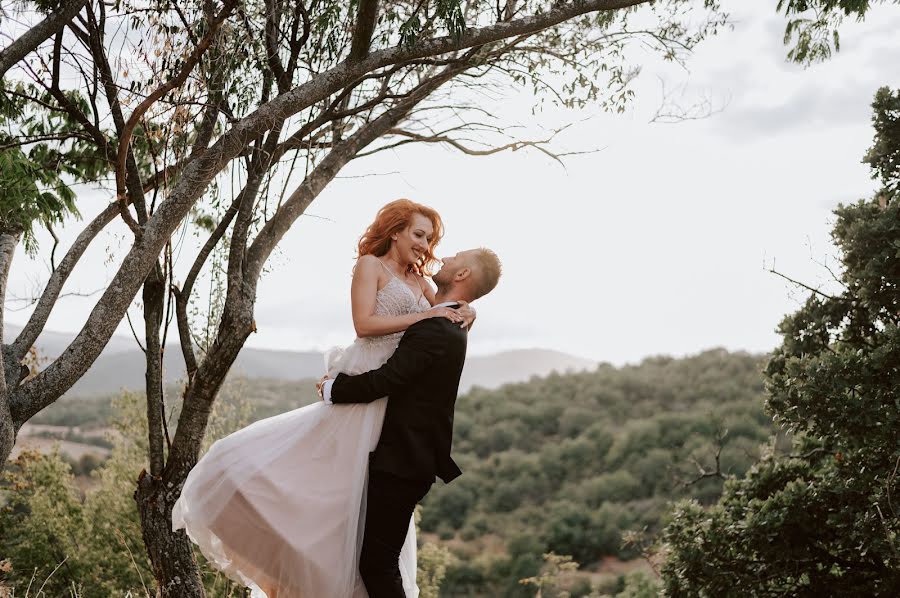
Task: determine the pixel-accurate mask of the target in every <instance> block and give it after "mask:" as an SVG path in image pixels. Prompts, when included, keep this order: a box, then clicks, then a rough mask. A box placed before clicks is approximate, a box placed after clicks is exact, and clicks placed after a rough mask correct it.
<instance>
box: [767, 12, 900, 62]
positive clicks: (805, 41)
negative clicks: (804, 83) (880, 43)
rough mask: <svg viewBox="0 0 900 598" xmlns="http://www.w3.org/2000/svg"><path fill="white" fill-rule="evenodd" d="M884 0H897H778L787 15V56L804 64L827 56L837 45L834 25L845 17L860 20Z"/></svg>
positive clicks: (836, 30) (839, 44)
mask: <svg viewBox="0 0 900 598" xmlns="http://www.w3.org/2000/svg"><path fill="white" fill-rule="evenodd" d="M885 2H892V3H893V4H898V3H900V0H778V11H779V12H780V11H784V14H785V16H786V17H787V18H788V23H787V27H786V28H785V31H784V43H785V44H788V45H790V46H791V49H790V50H789V51H788V59H789V60H792V61H794V62H798V63H800V64H805V65H809V64H811V63H813V62H817V61H821V60H827V59H828V58H830V57H831V55H832V53H833V52H835V51H838V50H840V48H841V40H840V35H839V33H838V29H839V27H840V25H841V23H842V22H843V21H844V19H845V18H846V17H856V19H857V20H859V21H862V20H863V19H864V18H865V17H866V13H868V11H869V9H870V8H872V6H874V5H875V4H884V3H885Z"/></svg>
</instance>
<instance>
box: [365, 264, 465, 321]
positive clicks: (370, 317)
mask: <svg viewBox="0 0 900 598" xmlns="http://www.w3.org/2000/svg"><path fill="white" fill-rule="evenodd" d="M383 271H384V269H383V268H382V265H381V264H380V263H379V262H378V258H377V257H375V256H373V255H364V256H361V257H360V258H359V260H357V262H356V269H355V270H354V271H353V283H352V284H351V285H350V302H351V304H352V312H353V327H354V328H355V329H356V335H357V336H359V337H360V338H362V337H367V336H383V335H385V334H391V333H392V332H402V331H404V330H406V329H407V328H409V327H410V326H412V325H413V324H415V323H416V322H418V321H420V320H424V319H426V318H436V317H443V318H447V319H448V320H450V321H453V322H462V321H463V319H462V316H460V314H459V313H458V312H457V310H455V309H453V308H450V307H433V308H431V309H429V310H428V311H424V312H421V313H412V314H406V315H402V316H380V315H375V295H376V294H377V293H378V276H379V275H380V274H381V272H383Z"/></svg>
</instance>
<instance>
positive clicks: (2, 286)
mask: <svg viewBox="0 0 900 598" xmlns="http://www.w3.org/2000/svg"><path fill="white" fill-rule="evenodd" d="M21 236H22V233H21V231H11V230H3V231H0V339H2V336H3V327H4V313H3V306H4V303H5V298H6V281H7V278H8V276H9V267H10V265H11V264H12V259H13V254H14V253H15V251H16V245H18V244H19V239H20V238H21ZM0 346H2V343H0ZM5 367H6V366H5V365H4V363H3V360H2V359H0V466H2V465H5V464H6V460H7V459H8V458H9V454H10V453H11V452H12V448H13V445H14V444H15V443H16V432H17V431H18V427H16V425H15V422H14V421H13V417H12V413H11V412H10V404H9V387H8V386H7V384H6V375H5V374H4V369H5ZM16 375H18V368H16ZM0 469H2V467H0Z"/></svg>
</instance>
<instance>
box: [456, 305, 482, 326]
mask: <svg viewBox="0 0 900 598" xmlns="http://www.w3.org/2000/svg"><path fill="white" fill-rule="evenodd" d="M456 311H457V312H458V313H459V314H460V315H461V316H462V317H463V321H462V324H460V328H469V329H471V328H472V324H474V323H475V318H476V316H477V315H478V314H476V313H475V308H474V307H472V306H471V305H469V302H468V301H460V302H459V309H457V310H456Z"/></svg>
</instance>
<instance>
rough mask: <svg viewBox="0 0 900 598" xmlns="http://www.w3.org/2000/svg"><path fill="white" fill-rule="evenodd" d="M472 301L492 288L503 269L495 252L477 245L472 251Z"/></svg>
mask: <svg viewBox="0 0 900 598" xmlns="http://www.w3.org/2000/svg"><path fill="white" fill-rule="evenodd" d="M471 267H472V274H473V277H474V280H473V281H472V282H473V284H472V294H473V297H472V301H475V300H476V299H479V298H480V297H484V296H485V295H487V294H488V293H490V292H491V291H493V290H494V287H496V286H497V281H499V280H500V274H501V271H502V269H503V266H502V264H501V263H500V258H499V257H497V254H496V253H494V252H493V251H491V250H490V249H488V248H486V247H479V248H478V249H474V250H473V251H472V264H471Z"/></svg>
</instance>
